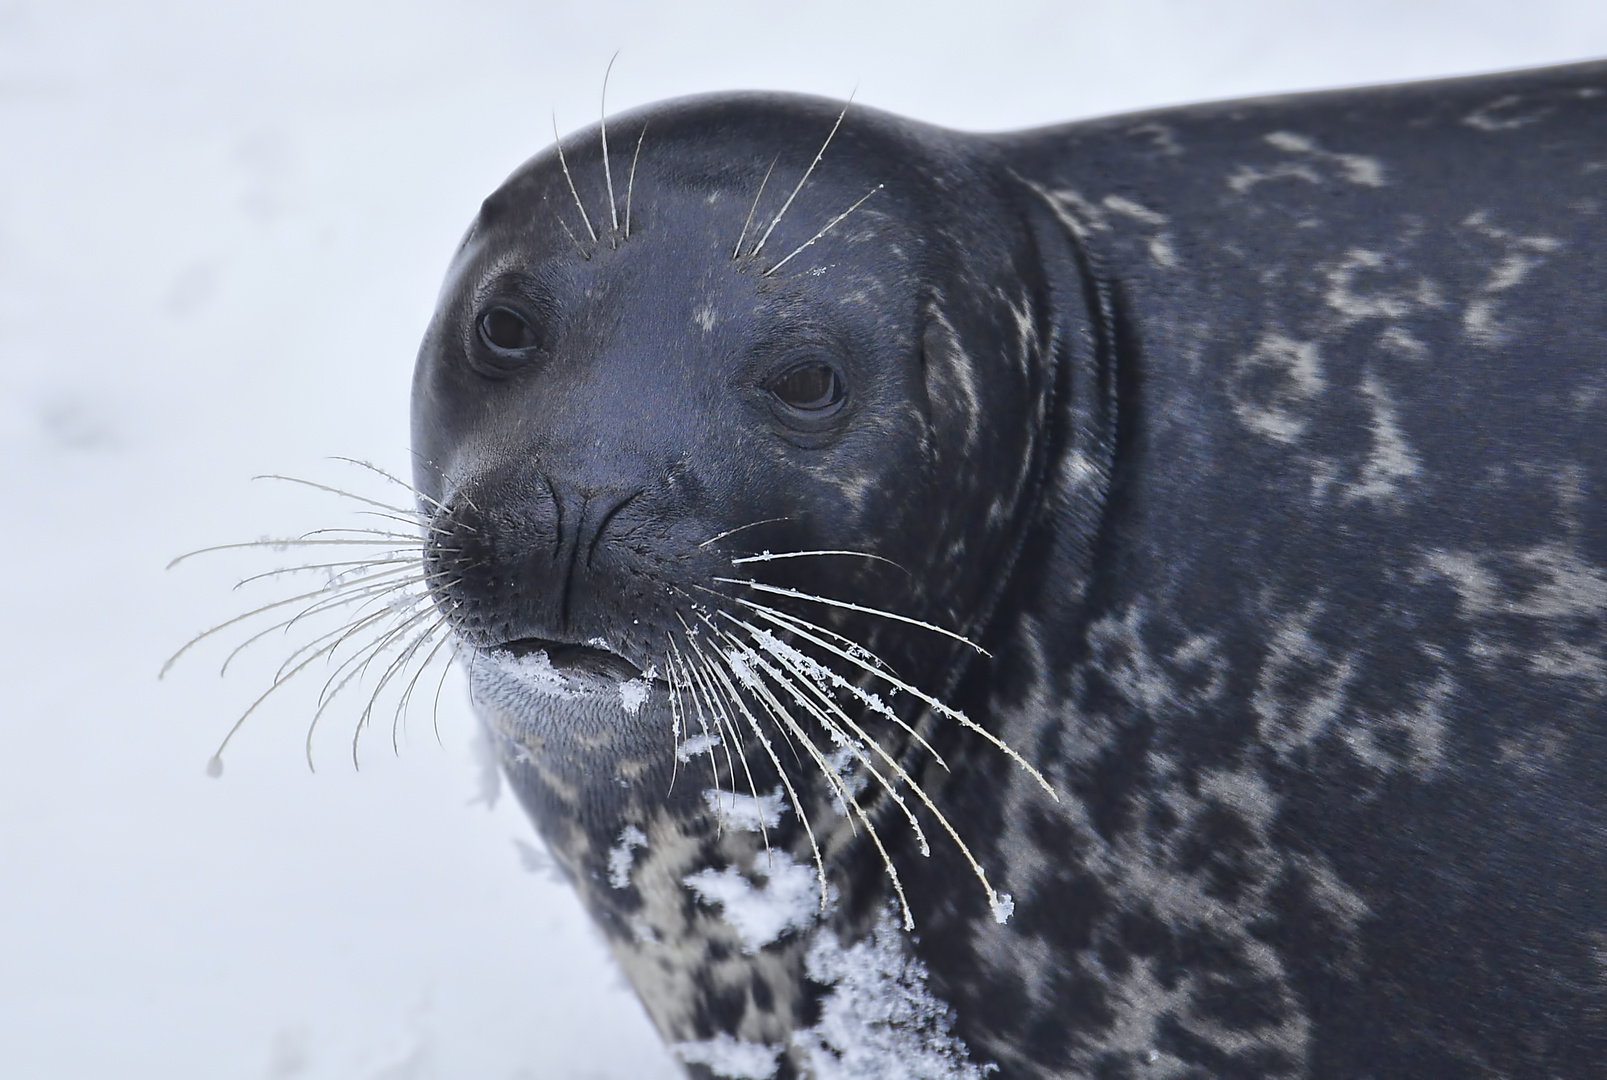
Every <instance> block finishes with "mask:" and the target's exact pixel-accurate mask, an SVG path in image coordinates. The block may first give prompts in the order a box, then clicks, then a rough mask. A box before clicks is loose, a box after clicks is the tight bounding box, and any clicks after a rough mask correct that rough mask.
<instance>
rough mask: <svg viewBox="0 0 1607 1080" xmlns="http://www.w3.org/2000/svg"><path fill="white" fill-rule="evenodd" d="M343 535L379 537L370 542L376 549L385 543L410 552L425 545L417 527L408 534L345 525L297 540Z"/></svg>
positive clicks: (310, 532) (303, 535)
mask: <svg viewBox="0 0 1607 1080" xmlns="http://www.w3.org/2000/svg"><path fill="white" fill-rule="evenodd" d="M363 512H364V513H366V512H367V511H363ZM342 535H345V536H375V537H379V538H380V539H378V540H370V541H368V542H369V543H371V544H373V545H374V546H375V547H381V546H383V545H384V544H385V543H393V544H395V545H397V546H398V547H406V548H408V549H409V550H411V549H413V548H422V547H423V545H424V537H423V536H421V535H420V534H419V532H418V529H417V527H416V526H415V527H414V528H412V529H409V530H408V531H406V532H397V531H396V530H395V529H359V528H356V527H355V526H351V525H345V526H341V527H338V528H327V529H309V530H307V531H306V532H304V533H301V534H300V535H299V536H297V537H296V539H297V540H306V539H308V538H309V537H313V536H342Z"/></svg>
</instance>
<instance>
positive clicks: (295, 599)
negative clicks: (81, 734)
mask: <svg viewBox="0 0 1607 1080" xmlns="http://www.w3.org/2000/svg"><path fill="white" fill-rule="evenodd" d="M401 572H402V571H388V572H387V573H401ZM375 576H376V577H382V576H384V575H375ZM354 584H355V583H354ZM348 587H350V586H342V587H341V589H340V590H339V591H337V592H335V593H331V592H330V590H329V587H328V586H325V587H323V588H321V589H314V590H313V591H312V592H304V593H301V594H299V595H297V596H289V597H286V598H285V599H283V600H275V601H273V602H272V603H267V604H263V605H262V606H261V607H256V608H252V609H251V610H250V611H248V612H246V613H245V614H244V615H236V616H235V617H234V618H232V619H229V620H226V621H225V622H220V623H218V624H217V625H216V626H214V627H212V628H211V629H208V630H203V631H201V632H200V633H199V634H197V635H195V636H194V637H193V638H191V639H190V640H189V641H186V642H185V643H184V644H183V645H182V646H181V647H180V648H179V651H178V652H176V653H174V654H173V655H172V656H170V657H168V658H167V662H166V663H164V664H163V665H162V670H161V671H160V672H159V673H158V674H157V676H156V677H157V678H158V679H160V678H162V677H163V676H164V675H166V674H167V673H168V670H169V669H170V668H172V666H173V665H174V664H175V663H176V662H177V661H178V659H179V657H181V656H183V655H184V654H185V653H187V652H189V651H190V650H191V649H192V648H194V647H195V646H196V645H199V644H200V643H201V642H203V641H205V640H206V639H207V638H210V637H212V636H214V635H216V634H219V633H221V632H223V631H224V630H227V629H228V628H229V627H231V626H237V625H239V624H240V623H242V622H245V621H246V620H247V619H253V618H255V617H257V616H258V615H261V614H262V613H263V612H266V611H272V610H274V609H275V608H282V607H286V606H288V605H290V604H299V603H301V602H302V601H303V600H315V598H318V597H322V598H323V599H324V600H329V599H330V598H331V597H332V596H344V595H345V589H346V588H348ZM295 621H296V620H295V619H291V620H289V622H287V623H286V625H289V623H293V622H295Z"/></svg>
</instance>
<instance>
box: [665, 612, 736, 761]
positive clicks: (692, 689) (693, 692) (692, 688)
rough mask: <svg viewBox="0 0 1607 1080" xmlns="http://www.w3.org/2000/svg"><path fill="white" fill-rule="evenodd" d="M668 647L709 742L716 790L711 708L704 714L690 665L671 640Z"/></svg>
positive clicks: (716, 722)
mask: <svg viewBox="0 0 1607 1080" xmlns="http://www.w3.org/2000/svg"><path fill="white" fill-rule="evenodd" d="M683 625H684V624H683ZM690 647H691V645H690V642H688V648H690ZM670 649H671V650H672V651H673V653H674V656H675V660H676V662H677V663H678V664H679V665H680V666H681V670H682V672H683V673H684V679H685V685H686V693H687V696H688V697H690V698H691V699H692V710H693V711H694V712H695V713H696V714H697V724H698V728H699V729H700V730H701V731H702V732H703V738H704V740H705V741H706V742H707V743H708V744H709V752H708V758H709V776H710V779H711V783H713V785H714V788H715V790H716V791H718V790H719V788H720V763H719V758H718V757H717V756H716V755H715V750H714V743H715V742H716V741H717V736H714V735H710V734H709V720H710V719H713V716H714V713H713V710H712V709H711V710H709V712H708V713H707V715H705V713H704V709H703V705H702V703H701V702H700V701H698V696H697V684H696V683H695V681H694V680H693V677H692V666H691V664H690V663H689V662H688V661H687V659H686V657H685V656H683V655H682V654H681V650H680V647H679V646H678V645H676V644H675V642H674V641H673V640H672V641H670ZM715 724H716V726H718V724H719V721H717V720H716V721H715ZM678 751H679V747H677V752H678ZM735 782H736V781H735V779H733V780H732V783H733V784H734V783H735Z"/></svg>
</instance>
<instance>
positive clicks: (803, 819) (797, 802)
mask: <svg viewBox="0 0 1607 1080" xmlns="http://www.w3.org/2000/svg"><path fill="white" fill-rule="evenodd" d="M714 673H715V675H717V676H718V677H719V678H720V680H721V681H722V682H724V683H725V684H726V687H727V690H728V691H729V694H730V698H731V701H732V702H733V704H735V705H736V707H737V708H738V709H739V710H740V711H741V713H742V716H743V718H744V719H746V720H747V722H748V727H749V728H751V729H752V730H753V736H754V738H756V739H758V740H759V745H760V746H761V747H763V748H764V752H765V755H766V756H767V757H769V759H770V764H771V765H773V766H774V767H775V770H776V775H777V776H779V777H780V778H781V783H782V786H784V787H785V788H786V789H787V798H788V799H790V800H791V802H792V810H793V813H795V814H797V815H798V821H799V822H800V823H801V824H802V825H803V828H804V835H806V836H807V837H809V850H810V851H811V852H813V853H814V857H815V872H816V874H818V875H819V878H820V910H821V911H825V910H826V905H827V903H828V901H829V897H828V895H827V893H826V860H825V859H824V858H822V857H821V854H820V843H819V842H818V841H817V840H816V839H815V830H814V826H813V825H811V824H810V822H809V814H808V812H807V811H806V810H805V809H804V805H803V800H801V799H799V798H798V792H797V790H796V789H794V788H793V786H792V779H791V778H790V777H788V776H787V770H786V769H784V768H782V767H781V761H780V759H779V758H777V757H776V751H775V747H774V746H772V745H771V744H770V739H769V737H768V736H766V735H765V733H764V730H763V729H762V728H761V727H760V726H759V721H758V720H757V719H755V718H754V715H753V713H752V712H750V711H749V710H748V706H747V705H746V704H745V703H744V702H743V700H742V695H741V694H739V693H737V692H736V689H735V688H734V687H732V686H731V684H730V680H729V679H727V678H726V677H725V673H724V671H722V670H720V669H718V668H716V669H715V672H714Z"/></svg>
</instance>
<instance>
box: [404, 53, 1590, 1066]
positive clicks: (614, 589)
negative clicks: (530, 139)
mask: <svg viewBox="0 0 1607 1080" xmlns="http://www.w3.org/2000/svg"><path fill="white" fill-rule="evenodd" d="M834 123H835V124H836V125H837V126H836V127H834V126H833V125H834ZM828 131H830V132H832V135H831V137H830V139H828V140H827V141H826V143H825V146H824V149H823V150H822V144H821V140H822V139H826V137H827V132H828ZM605 146H606V147H607V148H608V149H609V150H610V151H611V154H610V158H609V161H608V162H607V163H605V162H604V161H603V159H602V158H603V148H604V147H605ZM563 149H564V152H565V153H564V156H563V158H562V159H560V158H559V157H558V155H557V154H556V153H555V152H548V153H547V154H544V155H542V156H540V157H538V158H536V159H534V160H533V161H532V162H531V163H529V164H527V165H526V166H525V167H523V168H522V169H521V170H520V171H519V172H517V173H516V174H515V175H514V176H513V177H512V178H511V179H510V180H509V181H508V183H507V184H506V185H505V186H504V187H503V188H502V189H500V190H499V191H498V192H497V193H496V194H495V195H493V196H492V197H491V198H490V199H489V200H487V203H486V205H485V207H484V208H483V209H482V211H481V215H480V217H479V219H478V220H477V221H476V224H475V226H474V227H473V228H472V229H471V231H470V234H469V236H468V237H467V238H466V239H465V242H464V245H463V248H462V249H461V250H460V252H459V255H458V258H457V260H456V262H455V264H454V267H453V270H452V273H451V275H450V276H449V278H448V283H447V287H446V289H445V291H444V292H443V297H442V301H441V306H440V308H439V310H438V312H437V316H436V319H435V321H434V323H433V324H432V326H431V329H430V331H429V334H428V335H427V337H426V340H425V344H424V347H423V349H422V351H421V354H420V359H419V366H418V370H417V375H416V377H415V397H414V442H415V449H416V450H417V452H418V454H419V459H420V461H421V464H420V467H419V469H418V473H417V477H416V480H417V483H418V486H419V487H420V489H421V490H422V491H423V492H424V494H425V499H426V502H427V503H428V505H429V507H430V508H431V509H432V510H433V511H434V524H433V525H432V528H431V533H430V539H429V544H428V547H429V553H428V557H427V563H428V569H429V571H430V573H431V574H432V588H433V589H434V591H435V594H436V598H437V603H438V605H439V606H440V608H441V610H442V612H443V614H444V615H445V616H446V617H447V618H448V619H449V620H450V621H451V623H452V625H453V627H454V629H455V631H456V632H457V634H458V635H459V637H460V638H461V639H462V640H463V641H464V642H465V643H467V644H468V645H469V646H472V647H473V648H474V650H475V659H474V662H473V664H472V665H471V666H470V674H471V683H472V686H473V689H474V694H475V700H476V703H477V706H478V707H479V709H480V711H481V714H482V716H483V717H484V718H485V720H486V722H487V726H488V728H489V729H490V730H491V732H492V733H493V736H494V738H495V740H496V743H497V745H498V747H499V751H500V753H501V756H502V761H503V765H504V769H505V771H506V773H507V775H508V778H509V780H510V782H511V783H512V785H513V787H514V788H515V790H516V791H517V792H518V793H519V795H520V797H521V799H522V800H523V802H524V804H525V806H526V807H527V808H528V809H529V811H530V813H531V815H532V817H533V819H534V821H535V823H536V825H537V827H538V828H539V830H540V831H541V833H542V835H543V836H544V837H545V839H546V840H547V842H548V844H549V845H550V846H551V848H552V849H553V852H554V854H555V856H556V857H557V859H558V860H559V862H560V863H561V864H562V865H563V866H564V867H565V868H566V869H567V870H568V872H569V873H570V875H571V876H572V878H573V880H574V881H575V884H576V887H577V888H578V889H579V891H580V894H581V896H582V898H583V900H584V901H585V902H586V903H587V905H588V907H589V908H590V910H591V911H592V912H593V913H594V915H595V916H596V917H597V919H598V922H599V924H600V925H601V926H602V928H603V929H604V931H605V933H606V934H607V935H608V936H609V939H610V941H611V943H612V945H613V948H614V951H615V953H616V955H617V956H618V957H619V959H620V961H621V963H622V965H623V966H624V968H625V970H626V972H627V974H628V975H629V977H630V978H631V979H632V981H633V983H634V984H635V986H636V987H637V989H638V991H639V992H640V994H641V995H642V997H643V1000H644V1002H645V1004H646V1006H647V1008H648V1011H649V1013H650V1015H652V1017H653V1018H654V1020H655V1022H656V1023H657V1024H658V1026H659V1028H660V1030H661V1031H662V1032H663V1033H664V1034H665V1037H666V1038H667V1039H668V1040H669V1041H670V1042H671V1043H672V1044H673V1045H674V1047H675V1049H676V1051H677V1053H678V1054H679V1055H680V1057H681V1059H682V1060H683V1061H684V1062H686V1063H687V1065H688V1068H689V1069H690V1070H691V1071H692V1072H693V1073H694V1074H696V1075H712V1076H726V1077H773V1076H775V1077H783V1076H798V1075H812V1076H820V1077H830V1076H869V1075H878V1076H911V1077H916V1076H920V1077H974V1076H983V1075H998V1076H1005V1077H1071V1076H1076V1077H1086V1076H1094V1077H1135V1078H1136V1077H1304V1076H1310V1077H1333V1078H1342V1077H1343V1078H1349V1077H1372V1078H1380V1080H1381V1078H1385V1077H1401V1078H1405V1077H1413V1078H1423V1077H1446V1078H1450V1077H1471V1076H1481V1077H1528V1076H1534V1077H1542V1076H1544V1077H1587V1076H1594V1075H1599V1070H1600V1069H1601V1067H1602V1066H1601V1062H1602V1061H1603V1060H1604V1057H1607V704H1604V702H1607V300H1604V289H1607V217H1604V211H1607V65H1602V64H1593V65H1581V66H1574V67H1568V68H1558V69H1551V70H1545V71H1538V72H1529V73H1518V74H1511V75H1502V76H1493V77H1487V78H1478V79H1467V80H1456V81H1450V82H1440V83H1427V84H1420V85H1413V86H1405V87H1389V88H1378V89H1366V90H1355V91H1344V92H1337V93H1326V94H1317V95H1302V96H1297V97H1289V98H1274V99H1265V100H1258V101H1249V102H1233V103H1227V104H1221V105H1208V106H1200V107H1191V108H1184V109H1173V110H1166V111H1161V112H1154V113H1147V114H1141V115H1137V116H1127V117H1117V118H1114V119H1109V120H1102V121H1094V122H1088V123H1079V124H1074V125H1069V126H1065V127H1059V128H1052V129H1046V130H1041V131H1031V132H1025V133H1019V134H1010V135H1002V136H968V135H960V134H956V133H952V132H947V131H942V130H939V129H935V128H930V127H926V126H923V125H919V124H914V123H911V122H907V121H903V120H899V119H897V118H894V117H889V116H885V115H881V114H876V113H873V112H870V111H868V110H859V109H857V108H855V109H853V110H850V111H848V112H847V113H846V114H841V113H840V109H839V107H836V106H832V105H829V104H827V103H824V102H819V101H814V100H810V99H799V98H790V97H775V96H735V97H719V98H708V99H694V100H691V101H687V102H680V103H671V104H668V105H665V106H661V107H658V108H657V109H652V110H647V111H645V112H643V113H640V114H635V115H631V116H626V117H622V118H619V119H617V120H614V121H612V122H611V123H610V124H609V131H608V132H607V134H606V135H602V134H601V133H591V134H588V135H586V136H583V137H579V138H576V139H573V140H570V141H569V142H566V143H565V144H563ZM633 151H634V153H633ZM627 165H629V168H630V172H629V174H628V179H627V174H626V172H625V169H626V167H627ZM622 181H623V182H622ZM789 193H790V194H789ZM622 212H623V214H622ZM761 236H762V239H761ZM962 639H964V640H962ZM1012 754H1013V755H1014V756H1012Z"/></svg>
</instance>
